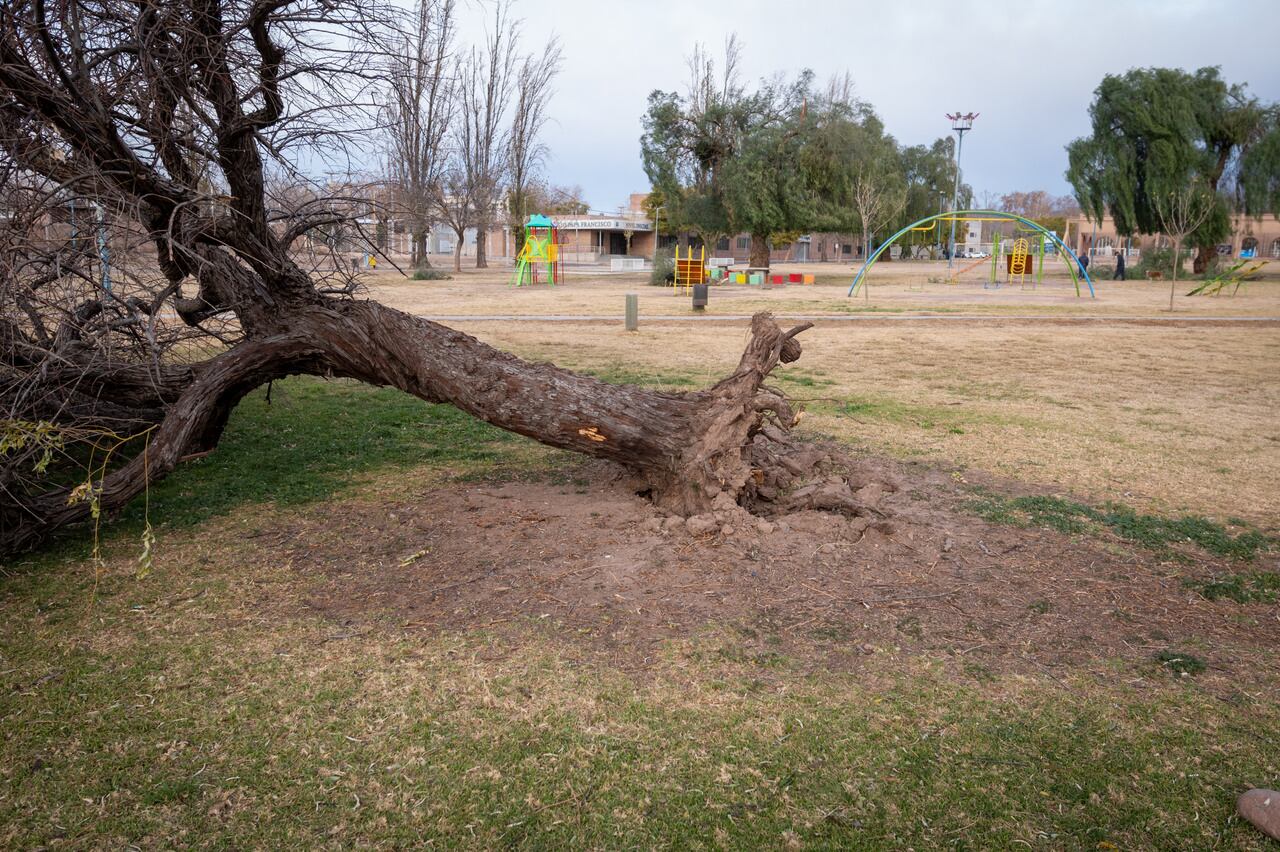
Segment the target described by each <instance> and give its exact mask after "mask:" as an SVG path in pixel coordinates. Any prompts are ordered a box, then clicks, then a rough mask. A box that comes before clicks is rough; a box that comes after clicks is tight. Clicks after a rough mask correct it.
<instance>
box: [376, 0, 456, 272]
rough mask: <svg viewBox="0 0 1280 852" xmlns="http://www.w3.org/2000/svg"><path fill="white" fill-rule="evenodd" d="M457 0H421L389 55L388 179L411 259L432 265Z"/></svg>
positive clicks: (416, 265) (449, 116)
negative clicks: (430, 240) (430, 242)
mask: <svg viewBox="0 0 1280 852" xmlns="http://www.w3.org/2000/svg"><path fill="white" fill-rule="evenodd" d="M454 6H455V3H454V0H418V4H417V6H416V7H415V8H414V11H413V16H412V18H411V19H410V24H409V27H408V31H407V32H406V33H405V35H404V38H403V40H402V42H401V44H400V48H399V49H398V50H396V51H392V52H391V54H390V56H389V57H388V60H387V62H388V66H389V67H388V69H387V94H386V106H385V107H384V115H385V118H384V121H385V124H386V140H387V156H386V171H387V177H388V183H389V184H390V186H391V188H392V190H393V192H394V196H395V206H396V208H397V209H398V212H399V213H400V214H401V215H403V216H404V217H405V218H406V220H407V224H408V231H409V263H410V265H412V266H413V267H414V268H415V269H416V268H419V267H422V266H430V265H431V264H430V261H429V260H428V257H427V254H428V246H427V239H428V237H429V236H430V233H431V227H432V225H433V224H434V220H435V211H436V207H437V196H438V191H439V187H440V181H441V178H442V174H443V171H444V167H445V151H444V146H445V141H446V140H447V138H448V131H449V126H450V122H451V119H452V116H453V108H454V86H455V78H454V66H453V56H452V50H453V42H454V30H455V26H456V23H455V20H454Z"/></svg>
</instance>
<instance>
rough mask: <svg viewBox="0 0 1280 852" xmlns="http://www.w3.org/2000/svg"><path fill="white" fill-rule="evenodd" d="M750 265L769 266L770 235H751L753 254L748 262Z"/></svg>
mask: <svg viewBox="0 0 1280 852" xmlns="http://www.w3.org/2000/svg"><path fill="white" fill-rule="evenodd" d="M747 263H748V265H749V266H761V267H764V268H766V269H767V268H768V267H769V235H768V234H752V235H751V255H750V260H749V261H748V262H747Z"/></svg>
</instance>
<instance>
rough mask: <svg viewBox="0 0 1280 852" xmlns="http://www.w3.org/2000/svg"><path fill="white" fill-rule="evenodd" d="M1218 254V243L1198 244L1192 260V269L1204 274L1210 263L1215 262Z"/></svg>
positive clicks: (1194, 271)
mask: <svg viewBox="0 0 1280 852" xmlns="http://www.w3.org/2000/svg"><path fill="white" fill-rule="evenodd" d="M1217 256H1218V247H1217V246H1216V245H1208V246H1196V256H1195V259H1194V260H1192V261H1191V271H1192V272H1193V273H1194V274H1196V275H1204V273H1205V270H1207V269H1208V268H1209V264H1211V263H1213V261H1214V258H1216V257H1217Z"/></svg>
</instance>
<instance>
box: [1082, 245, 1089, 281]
mask: <svg viewBox="0 0 1280 852" xmlns="http://www.w3.org/2000/svg"><path fill="white" fill-rule="evenodd" d="M1080 274H1081V275H1088V274H1089V252H1088V251H1086V252H1085V253H1084V254H1082V255H1080Z"/></svg>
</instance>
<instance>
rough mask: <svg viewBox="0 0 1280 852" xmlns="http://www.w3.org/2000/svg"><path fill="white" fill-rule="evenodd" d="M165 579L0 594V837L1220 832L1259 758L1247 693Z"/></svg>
mask: <svg viewBox="0 0 1280 852" xmlns="http://www.w3.org/2000/svg"><path fill="white" fill-rule="evenodd" d="M157 579H160V578H157ZM166 580H167V582H165V583H157V584H156V585H157V586H160V588H155V587H152V586H144V587H141V588H138V587H135V588H134V590H133V591H132V592H127V591H122V592H121V593H120V594H118V595H115V596H111V597H109V598H106V599H104V600H103V602H101V603H100V604H99V606H98V608H97V609H96V611H95V617H94V619H93V620H92V626H91V627H89V628H85V627H83V626H81V625H83V624H84V622H82V621H79V620H71V621H70V622H63V623H59V624H56V625H42V626H40V627H39V629H37V624H38V623H40V622H39V616H38V615H37V614H36V613H35V612H34V611H33V610H32V609H31V608H30V607H28V606H26V600H25V599H24V597H23V596H21V595H15V594H9V595H7V596H6V597H5V599H4V600H3V601H0V606H3V613H4V615H5V619H4V625H5V626H4V627H3V628H0V653H3V654H4V660H5V667H6V672H5V684H6V687H7V688H6V689H4V690H3V691H0V717H2V718H4V719H5V723H6V728H7V736H6V737H5V738H4V740H3V741H2V742H0V766H3V767H5V769H4V771H3V772H0V845H2V846H5V847H8V848H32V847H37V846H44V845H59V844H60V845H67V846H71V847H84V848H101V847H114V848H124V847H126V846H129V845H138V846H153V847H162V848H163V847H175V846H184V845H189V844H190V843H191V841H192V840H193V839H194V838H199V842H200V843H201V844H207V845H211V846H220V847H227V848H299V847H307V848H314V847H318V846H328V845H332V846H336V847H345V846H349V845H369V846H384V847H390V848H399V847H409V846H415V847H420V846H423V845H428V844H431V843H434V844H435V845H437V846H440V847H442V848H454V847H464V848H486V849H488V848H496V847H504V846H522V847H534V848H545V849H559V848H583V847H589V848H600V849H621V848H635V847H636V846H640V847H643V848H659V847H661V848H694V847H701V846H703V845H705V842H706V841H707V840H708V839H709V838H710V839H718V841H719V842H720V843H721V844H722V845H724V846H727V847H729V848H779V847H786V846H788V845H797V844H799V845H802V846H806V847H816V848H856V849H873V848H876V849H878V848H907V847H915V848H935V847H937V846H939V845H942V844H945V845H957V846H959V847H960V848H971V849H978V848H1012V847H1014V846H1017V845H1021V844H1020V843H1019V842H1018V841H1021V842H1022V843H1032V844H1035V843H1037V842H1038V843H1040V844H1044V845H1048V846H1050V847H1070V848H1095V847H1097V846H1098V845H1099V844H1103V843H1110V844H1114V845H1116V846H1119V847H1120V848H1137V847H1159V848H1206V847H1216V846H1228V847H1233V846H1235V845H1238V844H1241V843H1247V842H1248V841H1249V839H1250V835H1249V834H1248V831H1249V829H1248V828H1247V827H1242V826H1240V825H1239V824H1238V822H1237V821H1235V820H1233V819H1232V817H1231V814H1232V805H1233V802H1234V797H1235V796H1236V795H1237V793H1238V791H1239V789H1240V788H1241V786H1242V784H1244V783H1246V782H1247V781H1248V779H1253V778H1257V777H1265V775H1266V773H1267V772H1268V771H1269V767H1273V765H1274V752H1273V751H1272V750H1270V749H1269V748H1268V745H1267V741H1266V740H1265V738H1261V737H1258V736H1257V731H1258V730H1268V729H1273V728H1274V727H1275V726H1276V725H1277V724H1280V710H1277V708H1276V706H1275V705H1274V703H1271V702H1268V701H1265V700H1257V701H1254V700H1252V699H1247V698H1246V699H1242V700H1241V701H1240V702H1237V703H1236V704H1234V705H1232V706H1227V705H1226V704H1224V703H1223V702H1222V701H1221V700H1220V699H1218V698H1217V697H1214V696H1211V695H1207V694H1201V693H1200V692H1199V691H1198V690H1197V688H1196V687H1195V686H1194V685H1191V684H1187V685H1186V686H1178V687H1175V686H1173V685H1171V684H1169V685H1165V686H1164V687H1147V688H1146V689H1144V690H1143V691H1142V692H1141V693H1134V692H1128V691H1124V690H1122V689H1115V690H1113V691H1105V690H1100V689H1099V688H1098V687H1097V686H1096V685H1084V684H1081V685H1080V688H1078V689H1076V688H1073V689H1072V690H1070V691H1066V692H1064V691H1063V690H1061V689H1060V688H1059V687H1058V686H1057V685H1056V684H1050V683H1047V682H1046V683H1045V684H1040V685H1034V684H1030V683H1029V682H1028V679H1026V678H1015V679H1006V678H1004V677H1003V676H1002V675H1000V674H999V673H998V672H996V671H993V670H991V669H989V668H987V667H984V666H981V665H978V664H970V665H969V666H968V667H967V668H966V673H965V677H964V678H963V679H962V680H960V681H959V682H957V680H956V678H955V676H954V675H949V674H947V673H946V672H945V671H944V670H942V669H938V668H932V667H929V666H921V665H918V664H913V663H904V662H903V661H899V662H897V663H894V664H888V663H886V664H885V665H884V666H881V667H880V668H879V669H878V675H877V680H876V687H875V688H874V689H868V688H867V687H866V684H865V683H863V682H862V681H861V680H860V679H859V677H858V676H854V675H841V674H834V673H821V674H816V675H806V674H804V673H803V672H802V671H801V669H802V668H803V667H802V666H797V665H796V664H795V661H793V660H790V659H788V658H786V657H784V656H783V655H781V654H779V653H777V652H772V651H767V650H766V651H764V652H761V651H759V650H758V649H754V648H752V649H744V648H741V647H732V643H730V644H729V645H726V644H725V643H724V642H723V641H722V640H720V639H718V638H716V637H706V636H703V637H698V638H695V639H694V640H691V641H690V642H688V643H678V644H676V645H672V646H668V647H667V648H666V649H664V651H663V654H662V658H663V662H662V663H660V664H658V668H657V669H655V670H653V671H650V672H648V673H647V674H646V675H645V676H644V677H640V678H635V677H633V676H631V675H628V674H626V673H624V672H621V671H617V670H613V669H610V668H608V667H604V666H596V665H592V666H570V665H565V663H564V659H563V656H562V654H563V647H562V643H563V641H564V640H563V638H562V637H559V636H558V635H557V634H555V633H554V632H553V630H554V629H553V628H548V629H547V630H540V629H533V628H531V629H530V632H526V633H524V634H522V635H521V636H511V635H507V636H504V637H503V638H501V639H499V638H497V637H486V636H484V635H480V634H470V635H465V636H444V637H439V638H426V639H424V638H404V637H397V636H390V635H378V634H377V633H375V634H374V635H370V636H367V637H357V638H352V639H348V640H342V641H333V642H326V641H325V640H326V638H327V637H329V636H330V635H331V634H332V633H333V631H334V627H333V625H326V624H324V623H322V622H313V621H310V620H302V621H296V622H294V621H289V620H274V619H273V620H272V621H271V622H267V621H261V622H258V623H256V624H255V627H254V628H253V629H245V628H244V627H243V626H242V625H238V624H231V625H225V624H224V623H223V622H222V621H220V620H219V618H218V616H219V614H220V613H224V612H226V611H227V608H228V607H231V606H233V605H234V604H235V601H234V600H233V598H234V597H235V595H234V594H233V593H231V592H229V591H223V590H219V589H217V588H216V587H211V591H210V592H209V593H208V594H206V595H204V596H203V597H201V598H200V599H199V600H197V601H195V602H194V603H192V604H189V605H188V604H184V605H183V606H184V607H188V609H187V610H186V611H183V610H175V609H173V604H172V603H170V600H171V599H178V598H181V599H184V600H185V599H186V598H188V597H189V596H190V591H191V590H190V589H184V590H183V591H182V594H181V595H180V596H177V595H173V594H172V593H173V592H174V591H175V589H174V587H173V585H171V583H172V582H174V581H176V582H177V583H178V584H179V585H180V584H182V583H183V581H184V580H183V578H181V577H169V578H166ZM171 596H172V597H171ZM142 613H154V614H155V615H153V616H151V617H150V618H147V617H146V616H145V615H143V614H142ZM161 624H163V625H164V626H163V628H161V629H157V628H159V627H160V625H161ZM192 624H200V625H202V626H203V628H204V629H203V631H192V630H188V629H186V628H189V627H190V626H191V625H192ZM86 629H88V630H91V631H92V635H93V636H94V637H95V638H96V639H98V640H101V641H106V642H108V643H109V646H110V649H109V650H107V649H105V648H104V649H102V650H96V649H95V648H94V645H95V644H96V643H95V642H86V641H78V642H74V641H69V640H71V639H73V638H77V637H79V638H83V633H82V631H83V630H86ZM1178 659H1179V660H1185V659H1188V658H1187V657H1186V656H1185V655H1178ZM1161 665H1168V667H1169V668H1170V670H1171V671H1173V670H1174V669H1173V667H1174V666H1175V665H1178V666H1180V665H1182V663H1177V662H1175V661H1174V660H1172V659H1171V660H1169V661H1162V662H1161ZM1154 756H1158V758H1157V757H1154ZM1170 767H1173V768H1174V769H1175V770H1177V771H1174V770H1171V769H1170Z"/></svg>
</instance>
